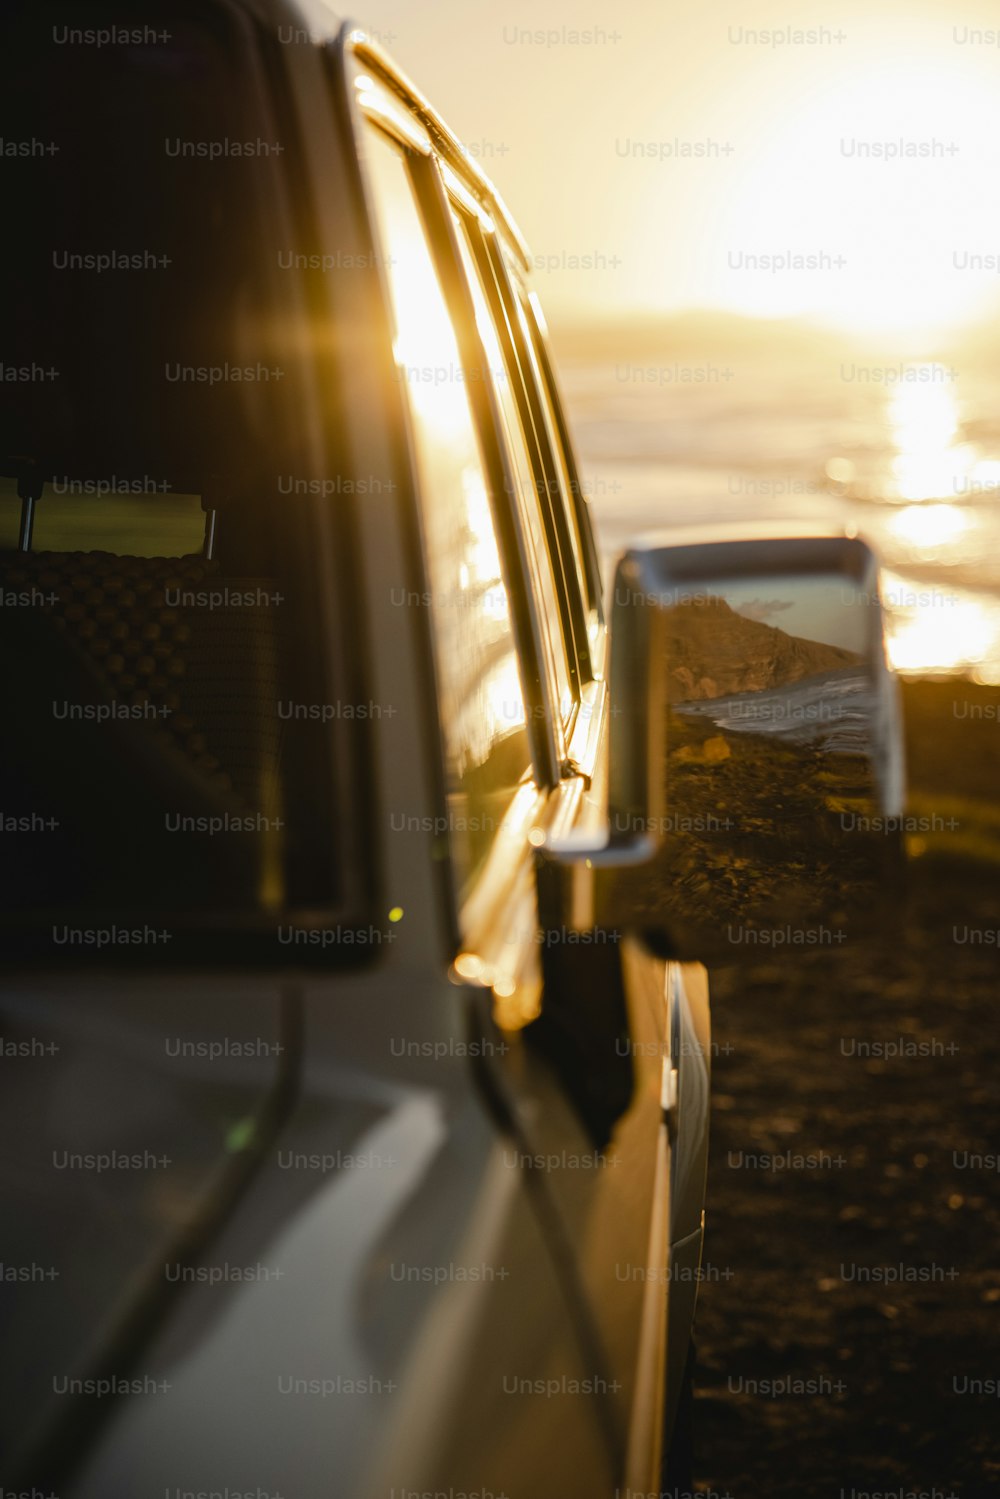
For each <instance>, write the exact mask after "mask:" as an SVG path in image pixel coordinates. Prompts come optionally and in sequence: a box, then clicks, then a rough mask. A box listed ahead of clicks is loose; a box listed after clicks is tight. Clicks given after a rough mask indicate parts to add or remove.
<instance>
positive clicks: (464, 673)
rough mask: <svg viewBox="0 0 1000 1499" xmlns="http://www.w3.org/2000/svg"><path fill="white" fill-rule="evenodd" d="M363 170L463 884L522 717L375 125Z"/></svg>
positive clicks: (513, 665) (492, 576) (415, 227)
mask: <svg viewBox="0 0 1000 1499" xmlns="http://www.w3.org/2000/svg"><path fill="white" fill-rule="evenodd" d="M365 145H366V151H365V156H366V162H367V167H368V179H369V183H370V186H371V188H372V191H373V197H374V206H375V211H376V217H377V221H378V225H379V229H380V232H381V239H382V252H383V261H384V264H385V265H386V274H387V279H388V283H389V292H390V301H391V310H392V318H393V325H394V353H395V359H396V368H397V373H398V376H399V378H400V380H401V382H402V384H403V388H404V391H405V396H406V403H407V406H408V409H409V415H410V421H411V428H412V434H413V443H414V456H415V459H416V465H417V471H418V478H419V489H420V514H421V523H422V529H423V541H424V550H425V558H426V566H427V574H428V582H429V585H430V587H429V590H428V593H427V596H426V597H420V598H417V599H414V600H412V601H408V603H409V606H410V607H422V606H424V605H426V606H427V607H428V608H429V609H430V616H431V623H432V629H433V635H434V640H435V647H436V661H437V672H438V695H439V708H440V717H441V726H442V736H443V740H444V749H445V761H446V771H447V788H448V802H449V809H448V823H449V828H448V831H449V836H450V842H451V847H452V854H453V858H454V860H455V863H456V866H457V870H458V874H459V882H460V885H461V887H462V893H465V892H466V891H467V890H468V887H469V884H470V883H471V880H472V878H473V876H474V875H475V873H476V872H477V870H478V869H479V868H480V866H481V865H482V863H483V860H484V859H485V857H486V854H487V853H488V851H489V849H490V846H491V844H492V842H493V839H494V837H495V834H496V831H497V829H498V827H499V824H500V821H501V820H502V817H503V813H504V811H505V810H506V808H507V806H508V805H509V803H510V801H511V799H512V797H513V794H514V790H515V788H516V786H517V785H518V783H519V782H520V781H521V780H522V779H523V778H524V777H525V776H526V775H527V774H528V771H529V766H530V745H529V739H528V732H527V712H526V707H525V698H524V692H523V686H522V682H521V677H520V670H519V662H518V656H517V650H516V645H515V636H514V624H513V611H512V604H511V599H510V597H509V594H508V587H507V583H506V580H505V577H504V570H503V566H502V562H501V549H500V544H499V540H498V534H497V527H496V521H495V517H494V513H493V507H492V502H491V495H490V485H489V480H488V475H487V470H486V466H485V463H484V459H483V454H482V451H481V447H480V443H479V439H478V435H477V429H476V424H475V420H474V417H473V412H472V407H471V403H470V399H469V393H468V387H467V383H466V379H465V374H464V370H463V366H462V361H461V358H460V353H459V348H458V343H457V339H456V335H455V330H454V327H453V326H452V322H451V318H450V315H449V311H448V307H447V303H446V301H445V297H444V292H443V289H442V287H441V283H440V280H439V277H438V273H437V269H436V266H435V263H434V260H433V256H432V252H431V249H430V246H429V244H428V240H427V236H426V233H425V229H424V225H423V221H422V219H421V214H420V210H419V207H418V203H417V198H416V194H415V192H414V188H413V184H412V181H411V177H410V174H409V171H408V169H407V164H406V160H405V156H404V152H403V149H402V148H401V147H399V146H397V145H396V143H395V142H394V141H392V140H390V139H389V137H388V136H386V135H385V134H384V133H383V132H382V131H381V130H379V129H377V128H376V127H375V126H374V125H372V126H370V127H369V129H368V131H367V132H366V140H365Z"/></svg>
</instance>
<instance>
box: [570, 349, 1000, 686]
mask: <svg viewBox="0 0 1000 1499" xmlns="http://www.w3.org/2000/svg"><path fill="white" fill-rule="evenodd" d="M556 353H557V360H558V363H559V368H560V375H561V381H562V386H563V392H564V395H565V398H566V402H567V406H568V408H569V412H570V418H571V421H572V424H573V428H574V432H575V436H576V441H577V447H578V450H579V457H580V463H581V470H582V475H581V478H582V483H583V487H584V490H585V493H586V494H587V497H588V499H589V500H590V502H591V505H592V509H593V513H594V517H595V521H596V524H597V528H598V535H599V539H600V544H601V548H602V552H603V555H604V557H605V560H606V562H607V563H608V564H609V565H610V564H611V563H612V562H613V559H614V557H615V556H616V555H617V554H618V552H619V551H620V550H621V549H622V547H623V546H624V545H625V544H626V543H627V541H628V539H629V538H630V537H631V536H634V535H636V534H637V533H640V532H643V531H648V530H653V529H655V530H659V529H664V530H669V529H671V528H673V527H679V526H689V525H691V524H698V523H699V522H704V521H706V520H711V521H726V522H729V521H732V522H739V521H741V520H752V519H760V518H768V519H773V518H777V519H787V520H789V521H792V520H794V519H796V518H802V517H808V518H819V517H823V518H828V519H830V520H831V522H833V523H834V524H838V525H840V524H847V525H851V526H853V527H855V528H856V529H857V530H858V531H859V532H860V534H862V535H864V536H865V537H866V538H867V539H869V540H870V541H871V542H872V544H873V545H874V547H875V548H876V550H877V552H878V553H879V555H880V557H881V558H882V562H883V567H884V577H883V584H884V599H885V603H886V607H887V628H888V637H889V651H890V656H891V658H892V661H893V664H894V665H895V666H896V667H897V669H898V670H900V671H901V672H904V673H912V674H917V675H924V674H925V675H947V674H954V673H963V674H968V675H970V676H972V677H974V678H975V679H977V680H980V681H989V682H998V681H1000V361H995V360H994V359H993V358H992V350H991V348H989V347H987V346H985V345H983V346H980V347H978V348H973V349H967V350H965V351H964V352H960V353H956V354H954V355H948V354H944V355H942V354H940V353H937V352H935V351H927V352H926V353H920V354H916V355H914V354H912V353H911V354H910V355H909V356H908V357H906V358H904V359H900V358H898V357H897V358H894V357H891V356H889V357H886V356H880V355H879V354H878V353H877V352H876V353H872V352H870V351H866V352H865V353H864V354H861V353H859V352H858V351H857V350H855V349H852V348H851V347H850V346H849V345H847V344H846V343H843V342H841V341H838V340H835V339H833V338H827V337H825V336H823V335H810V334H807V333H805V332H794V331H793V332H792V333H788V332H787V330H785V331H783V332H781V331H780V332H779V333H772V332H765V333H754V332H748V331H747V329H746V328H745V327H740V328H738V329H736V330H735V331H734V332H732V334H730V332H729V331H728V330H726V329H723V330H721V331H720V329H719V327H718V326H713V327H711V328H710V329H709V330H708V332H707V333H706V334H705V335H704V336H702V335H701V334H700V333H699V330H698V328H697V327H696V326H692V325H691V324H690V323H684V324H681V325H679V326H671V325H665V326H664V327H663V328H660V329H653V330H645V331H641V332H637V331H636V330H635V329H634V328H632V329H628V330H626V332H625V333H624V334H623V336H622V337H621V339H620V341H619V340H617V339H616V336H615V334H614V332H613V331H611V330H608V331H603V332H601V333H600V334H599V335H595V334H593V333H588V334H583V333H580V334H568V333H567V334H563V335H562V336H561V337H560V338H557V340H556Z"/></svg>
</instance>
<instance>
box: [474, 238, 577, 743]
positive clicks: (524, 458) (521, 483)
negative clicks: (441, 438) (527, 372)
mask: <svg viewBox="0 0 1000 1499" xmlns="http://www.w3.org/2000/svg"><path fill="white" fill-rule="evenodd" d="M453 217H454V220H455V228H456V231H457V233H458V240H459V245H460V247H461V250H462V258H463V260H464V262H465V268H466V273H467V276H468V280H469V284H470V286H471V288H472V296H473V301H474V303H475V307H476V324H477V327H478V329H479V334H480V337H481V339H482V342H483V347H484V349H485V352H486V359H487V363H488V365H489V369H490V374H491V376H492V380H493V386H494V390H495V391H496V396H497V403H498V405H499V407H500V412H501V417H502V421H503V428H504V433H505V437H506V446H507V450H508V452H509V453H510V454H511V457H512V460H513V470H514V483H515V486H516V498H517V502H518V505H519V507H520V510H521V515H522V517H523V521H524V526H525V530H526V531H527V534H528V537H529V542H530V549H531V563H532V572H533V582H534V591H535V597H536V598H538V599H539V600H540V604H541V608H542V612H543V614H544V616H545V618H546V620H547V623H548V628H547V630H546V631H545V636H546V642H547V648H548V656H549V670H550V674H551V676H552V680H553V688H554V697H555V700H556V702H557V703H558V704H559V713H560V717H561V720H562V722H563V723H564V724H566V723H568V722H569V719H570V717H571V715H572V712H573V709H574V706H575V703H576V693H575V692H574V689H573V669H572V667H571V664H570V656H569V652H568V651H567V647H566V641H565V637H564V635H563V630H562V617H561V612H560V608H559V584H558V583H557V581H556V579H557V573H556V571H555V570H554V568H553V565H552V555H551V552H550V551H549V541H548V537H547V535H546V530H545V520H544V516H543V513H542V504H543V501H542V499H541V495H540V493H539V484H540V483H541V485H542V488H544V478H543V477H542V475H541V472H540V470H537V469H536V466H535V465H534V464H533V463H532V458H531V448H530V447H529V443H531V444H533V442H534V433H531V435H530V437H529V436H528V435H526V433H525V428H524V421H523V418H522V414H521V410H520V407H519V405H518V400H517V394H516V391H515V387H514V381H515V380H517V379H519V378H520V376H519V373H518V371H517V369H516V367H512V366H511V365H508V363H507V362H506V361H505V359H504V355H503V352H502V350H501V347H500V340H499V338H498V336H497V330H496V325H495V323H494V321H493V315H492V312H491V310H490V304H489V301H488V300H487V292H486V289H485V288H484V285H483V281H482V277H481V274H480V271H479V267H478V265H477V262H476V260H475V259H474V257H473V253H472V249H471V246H470V242H469V234H470V232H474V231H470V225H469V223H468V221H467V219H466V218H465V216H464V215H463V214H461V213H458V212H457V211H454V212H453ZM493 290H494V295H495V288H494V289H493Z"/></svg>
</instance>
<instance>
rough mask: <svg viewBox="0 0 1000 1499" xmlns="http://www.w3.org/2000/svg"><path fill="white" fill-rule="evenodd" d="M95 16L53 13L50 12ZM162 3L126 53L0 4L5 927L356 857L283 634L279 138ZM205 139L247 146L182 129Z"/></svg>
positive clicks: (234, 47)
mask: <svg viewBox="0 0 1000 1499" xmlns="http://www.w3.org/2000/svg"><path fill="white" fill-rule="evenodd" d="M113 9H114V7H113V6H111V5H110V4H104V3H103V0H100V3H90V0H88V3H86V4H84V3H83V0H75V3H74V4H73V5H68V4H66V5H60V6H59V7H58V16H59V17H60V18H61V19H60V24H59V26H58V27H56V28H55V30H56V31H58V32H60V33H62V31H63V30H64V29H66V28H68V27H71V28H77V27H79V28H81V31H80V35H83V36H86V35H97V34H100V33H101V30H102V28H106V27H107V26H108V25H109V23H110V21H112V20H114V16H113V15H112V14H111V12H112V11H113ZM180 9H181V10H182V11H185V12H186V13H185V14H184V15H180V14H178V7H176V6H164V5H153V4H150V5H148V6H146V7H145V8H144V17H143V19H144V21H145V22H146V25H145V26H144V27H143V28H140V29H139V30H140V31H141V33H142V35H141V36H139V35H138V34H137V36H136V38H135V40H134V44H132V43H130V45H129V46H127V47H124V46H115V47H113V46H108V47H95V46H73V45H62V46H60V45H55V46H54V45H53V41H52V38H53V35H54V31H53V28H52V27H51V26H45V27H42V26H40V24H39V21H38V17H37V14H33V13H32V12H31V9H30V7H24V6H13V7H6V8H5V9H0V55H3V56H6V57H17V59H18V66H17V69H16V70H13V71H10V72H9V76H8V77H7V78H6V79H5V85H4V88H3V90H0V138H3V139H5V140H16V139H19V138H20V134H19V132H21V130H22V127H23V124H24V121H25V120H30V119H32V118H34V117H35V115H36V114H37V110H38V107H39V101H40V100H43V99H44V100H45V101H46V103H45V108H46V140H48V139H49V138H50V137H51V142H52V145H51V148H50V149H49V148H47V149H46V150H45V152H44V153H41V152H40V153H35V152H32V153H31V154H28V155H21V156H18V157H15V158H12V159H11V160H10V161H9V162H7V161H5V163H4V212H5V221H6V222H7V223H9V224H12V225H17V232H16V233H13V234H8V236H7V239H6V244H5V254H6V256H7V259H8V266H9V269H8V285H9V286H10V287H11V288H13V287H16V293H11V294H9V295H5V296H4V297H3V298H2V299H0V358H2V361H3V366H4V370H5V371H6V372H7V375H9V374H10V372H11V371H13V372H15V373H16V376H17V378H14V379H10V378H7V377H6V376H5V378H4V379H3V380H2V381H0V474H2V475H3V479H2V481H0V602H2V605H3V607H2V608H0V666H2V671H3V679H4V683H5V687H6V693H7V703H8V713H7V723H6V730H5V733H4V735H3V738H2V743H0V784H2V785H3V788H4V791H3V795H4V802H3V808H4V813H5V815H6V816H7V818H8V822H9V825H10V826H11V827H12V828H16V829H17V830H18V836H17V837H16V838H15V836H14V833H13V832H12V833H11V838H10V841H9V843H7V842H5V845H4V848H5V853H6V858H5V859H4V860H3V861H0V924H4V923H8V922H9V923H10V924H11V925H13V924H14V922H15V921H17V922H18V925H19V929H20V928H23V930H24V931H25V932H27V931H28V929H29V927H30V929H31V930H35V926H34V925H32V923H36V924H37V928H38V930H41V931H42V932H43V933H44V932H46V931H49V932H51V931H52V930H53V923H52V922H51V921H48V920H46V919H45V917H46V914H47V913H50V912H55V911H59V912H62V911H70V910H72V911H73V912H74V913H83V912H84V911H94V910H96V911H99V912H102V913H105V914H106V913H109V912H110V913H114V915H115V916H116V917H118V918H119V919H120V920H121V923H122V925H123V926H126V925H127V926H129V927H131V926H132V925H133V922H132V921H131V920H129V921H128V922H126V920H125V918H126V917H128V918H132V917H138V918H139V921H138V922H136V923H135V925H136V926H139V927H141V924H142V921H144V920H145V918H147V917H149V918H151V919H152V918H155V919H156V921H157V922H159V919H160V916H161V915H162V914H163V913H166V914H167V915H169V916H171V918H172V917H173V916H174V915H176V916H178V917H179V918H182V919H183V921H184V922H185V923H186V924H187V923H188V922H189V921H190V917H191V915H192V913H194V914H196V916H197V921H198V923H199V924H201V923H202V922H203V921H205V918H206V914H207V913H209V914H210V916H211V924H212V926H213V927H214V926H215V924H216V922H217V921H219V922H221V915H222V914H223V913H233V914H235V915H238V916H239V918H240V919H241V920H242V918H243V917H244V916H245V915H249V916H252V917H254V918H256V920H255V926H259V927H260V929H261V930H266V926H267V925H268V924H269V923H270V915H271V913H273V912H274V911H275V910H279V909H283V908H285V907H287V906H288V905H290V904H292V903H293V902H297V901H298V900H300V899H301V900H302V902H303V904H308V905H310V906H312V905H319V904H320V902H323V903H326V902H327V901H329V900H331V899H334V898H339V892H340V891H341V890H342V889H345V888H346V887H347V882H348V881H349V880H350V879H352V878H353V870H352V868H351V867H350V866H349V863H348V859H347V857H346V842H343V841H342V840H343V839H344V835H345V833H346V831H347V829H348V828H349V827H350V826H351V824H350V819H349V818H347V819H344V818H340V817H334V815H333V810H332V806H331V805H330V793H331V791H332V790H333V779H332V775H331V767H332V766H333V765H334V764H335V763H338V762H336V761H335V760H334V757H333V756H332V755H331V754H330V740H331V737H332V736H333V735H334V734H336V735H337V736H338V745H339V744H343V743H346V742H347V740H348V738H350V742H351V743H352V744H354V743H357V742H358V741H360V740H361V735H360V733H356V732H354V730H353V728H352V727H348V725H347V723H346V722H345V723H344V724H343V732H342V729H341V721H340V719H339V717H338V719H337V720H336V723H335V726H331V725H329V724H328V723H327V721H326V719H325V718H314V717H303V716H302V714H303V710H310V709H312V710H314V711H315V712H317V713H322V712H324V711H325V710H326V709H327V708H329V709H330V711H331V712H334V711H336V713H337V714H339V713H340V712H341V707H342V705H341V702H340V699H339V698H337V699H336V700H335V701H334V693H333V692H332V691H331V688H333V687H334V685H335V683H334V679H333V675H332V673H331V674H330V675H329V676H328V675H327V672H326V670H325V667H324V665H323V662H324V657H325V652H326V649H327V647H326V646H324V649H323V651H307V650H304V649H303V640H304V638H305V635H304V626H306V625H309V624H312V622H313V619H314V615H313V610H312V606H311V605H312V591H311V585H310V584H309V583H308V578H307V577H306V576H305V575H304V573H303V570H302V566H301V559H302V557H303V555H304V554H307V548H308V543H307V540H306V535H305V532H306V527H307V524H308V522H307V519H306V512H305V507H302V510H301V511H300V512H296V510H295V507H293V506H290V505H288V504H287V502H286V503H283V502H282V500H281V499H280V498H279V494H278V491H277V486H276V478H277V476H278V475H280V474H282V473H288V472H292V471H293V469H292V467H291V465H292V463H293V461H294V457H295V455H297V454H299V453H300V452H301V448H302V441H301V434H302V428H301V424H300V422H299V420H298V415H297V408H295V406H294V397H293V395H292V393H291V391H292V388H294V389H295V390H297V389H299V388H300V387H299V386H298V373H297V369H293V368H292V367H290V366H286V363H285V362H284V360H283V359H282V358H279V357H278V351H280V350H281V348H282V347H283V343H282V339H283V337H284V335H283V334H279V332H277V331H275V330H281V329H283V328H284V327H286V322H285V313H286V311H287V310H288V309H289V308H290V307H291V305H292V301H291V297H290V295H289V292H290V287H289V278H288V277H287V276H285V275H284V273H283V272H280V271H278V270H277V268H276V266H275V255H274V237H275V232H276V231H275V225H276V224H280V223H281V222H282V217H283V213H284V211H285V208H286V205H287V198H286V193H285V191H284V188H283V184H282V173H281V171H280V166H281V164H282V163H283V161H284V157H283V156H282V155H281V154H280V153H279V147H280V151H281V152H283V151H284V150H285V149H286V148H285V147H284V146H283V145H282V143H281V141H280V140H279V139H278V138H277V136H276V135H275V136H274V137H273V138H272V136H271V135H270V134H269V132H268V130H267V129H265V128H264V124H263V121H264V120H265V119H266V116H265V115H263V114H262V111H261V104H260V100H259V99H258V98H257V96H256V94H255V92H253V91H252V89H251V87H250V85H249V82H248V80H249V79H250V78H252V76H253V74H252V72H251V70H249V69H248V67H247V65H246V59H245V54H244V53H243V52H242V51H241V50H240V47H239V38H240V36H241V35H242V33H241V31H240V30H239V29H238V26H237V22H236V21H235V20H233V21H232V24H230V20H229V19H228V18H227V16H226V15H225V13H224V12H223V11H222V10H221V9H219V10H218V11H217V12H216V11H215V10H209V9H207V8H204V7H180ZM196 11H197V14H195V12H196ZM187 12H190V13H189V14H188V13H187ZM202 12H204V14H202ZM53 14H55V12H54V13H53ZM63 21H65V23H66V27H64V26H63V24H62V23H63ZM125 121H127V128H124V126H123V122H125ZM229 140H232V141H236V142H241V141H251V140H254V141H259V142H260V149H259V150H258V151H255V152H253V153H249V154H238V155H236V156H233V157H232V158H228V157H227V159H226V161H225V163H223V162H221V161H217V160H215V159H212V158H211V157H210V156H209V155H208V154H206V151H205V150H204V149H202V148H204V147H205V143H206V142H220V141H229ZM283 277H284V279H282V278H283ZM286 390H288V391H289V394H288V395H287V396H286V394H285V392H286ZM18 476H20V487H21V488H22V490H23V491H24V493H25V495H26V496H34V506H33V511H32V512H31V513H32V514H33V528H32V529H31V533H30V535H29V534H28V530H29V528H28V525H27V521H28V518H29V506H28V504H27V501H26V502H25V503H24V504H22V501H21V500H20V499H19V498H18V493H17V490H18V485H19V478H18ZM203 498H205V499H206V500H207V501H208V502H209V504H210V508H211V510H212V511H213V512H214V516H215V520H216V522H217V524H216V525H215V529H214V533H213V536H212V537H211V538H206V519H207V517H206V511H205V510H203V508H202V499H203ZM22 514H23V515H24V518H25V526H24V531H25V535H24V550H21V537H20V531H21V518H22ZM206 540H211V542H212V545H211V546H207V545H206ZM347 706H351V705H350V704H347ZM363 748H364V746H363V744H359V747H358V750H357V751H354V750H352V751H351V753H352V754H353V753H358V754H360V753H361V752H362V750H363ZM306 788H308V793H307V792H306ZM340 794H341V795H342V796H344V793H343V792H341V793H340ZM345 799H346V796H345ZM355 801H357V798H356V797H355ZM39 830H40V831H39ZM17 913H27V915H25V916H24V919H23V920H21V919H20V918H19V916H18V915H17ZM28 915H30V916H31V918H32V921H31V922H29V921H28ZM5 930H6V928H5ZM46 940H48V939H46ZM157 956H158V953H157V951H156V950H155V949H152V948H151V950H150V952H149V960H150V961H151V962H153V961H156V958H157Z"/></svg>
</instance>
